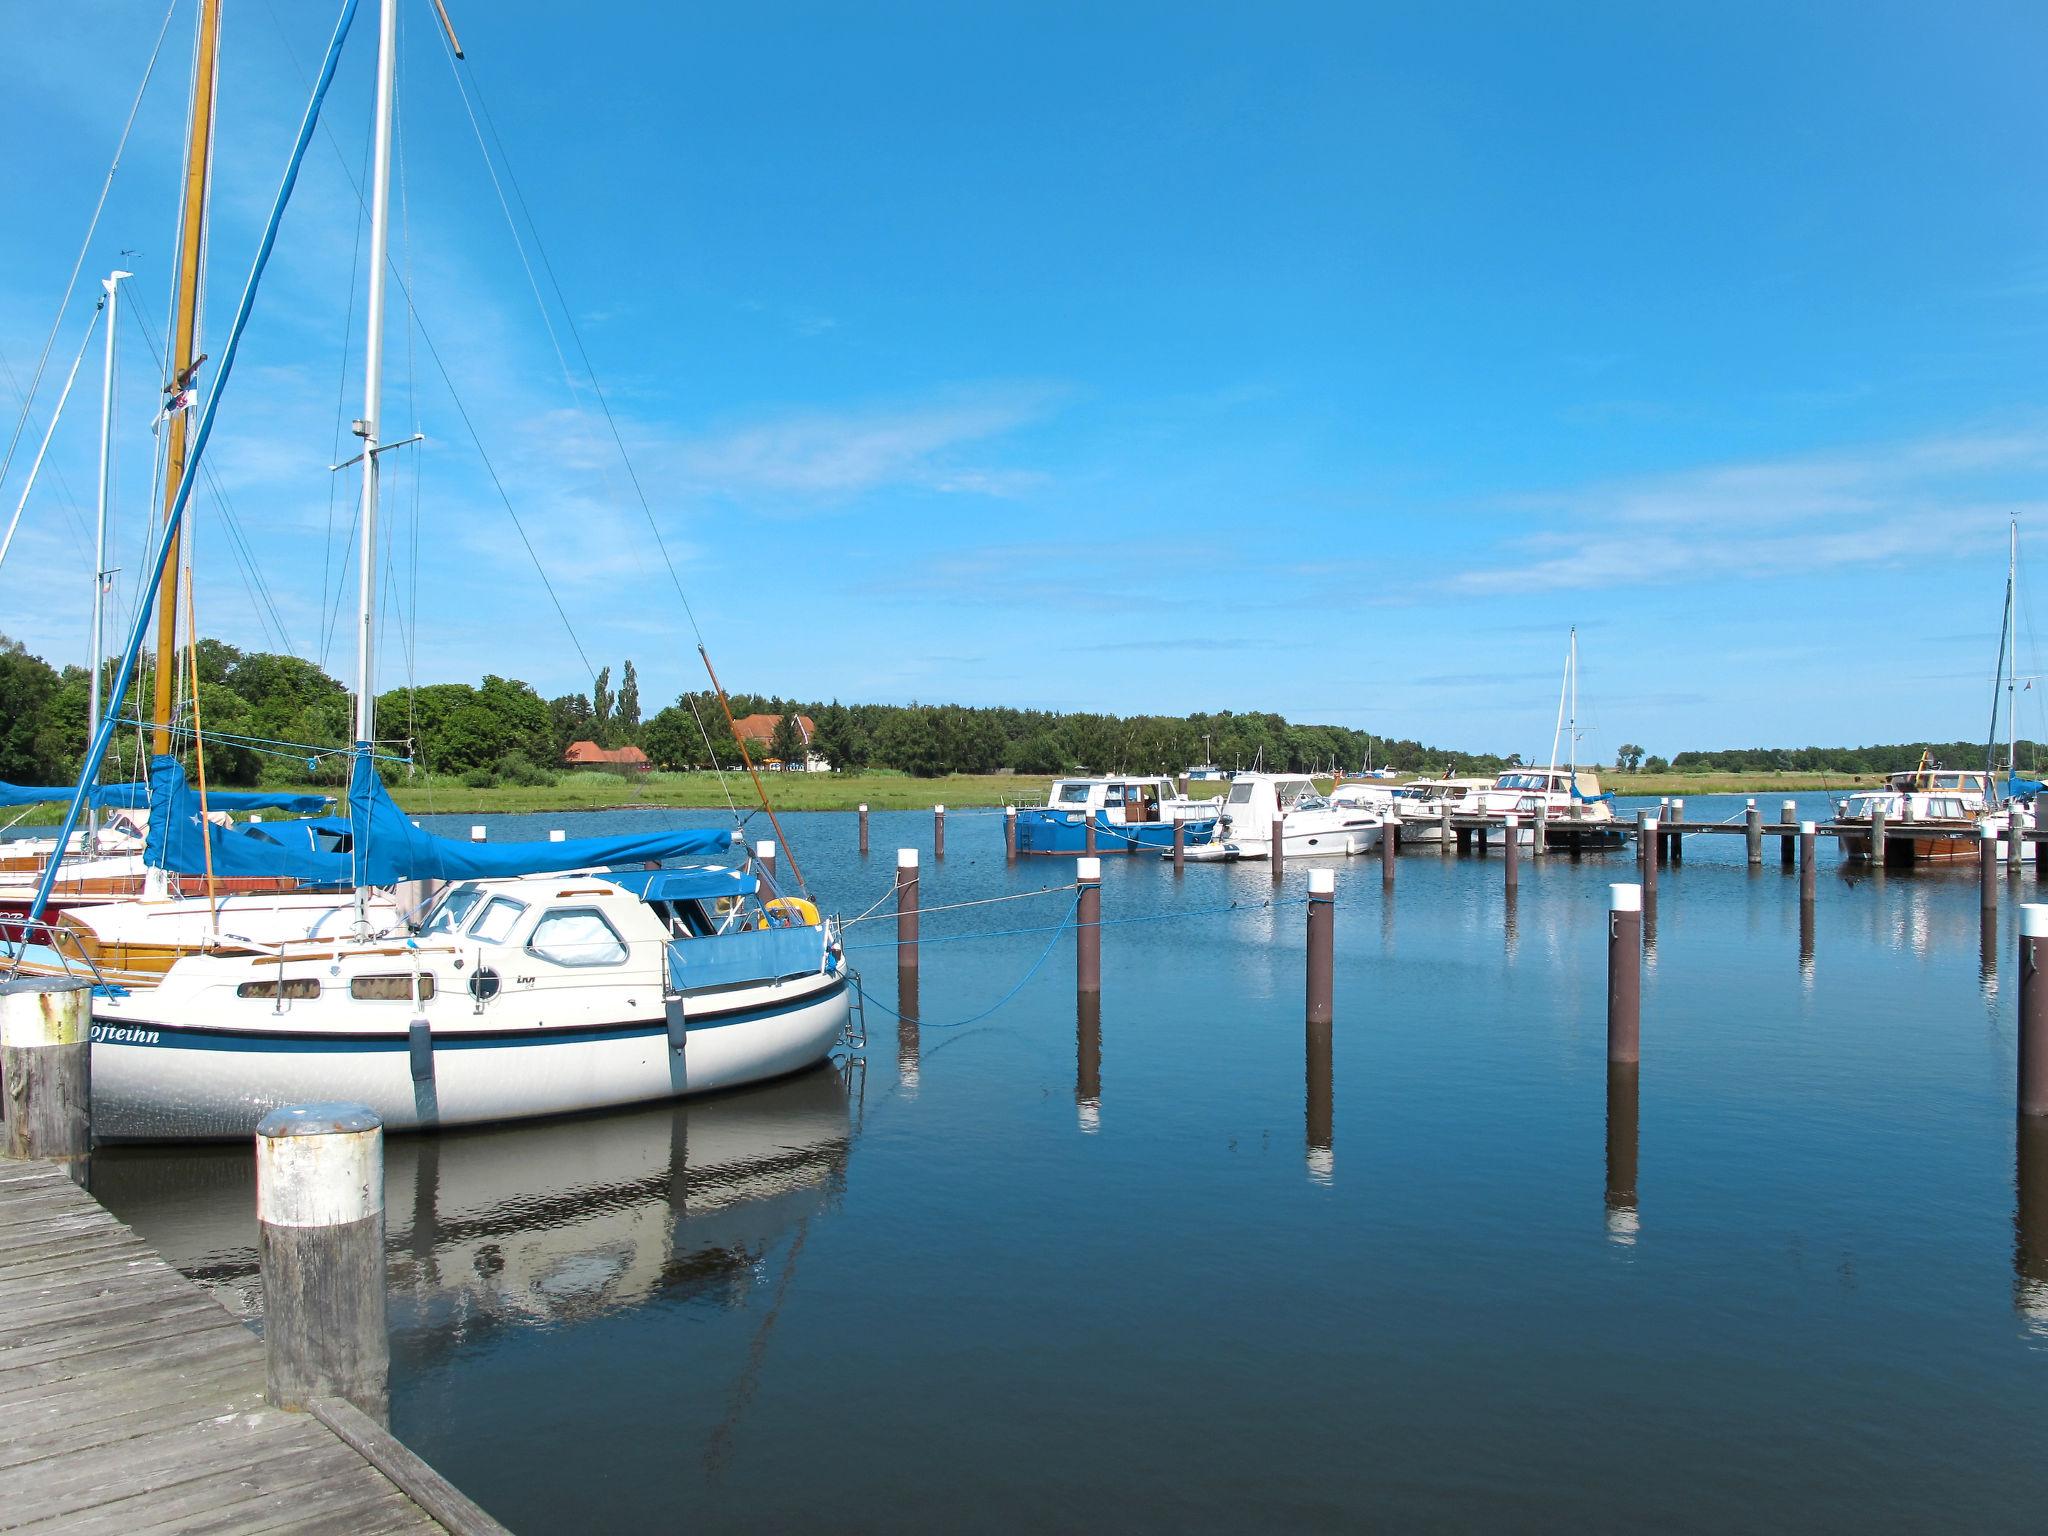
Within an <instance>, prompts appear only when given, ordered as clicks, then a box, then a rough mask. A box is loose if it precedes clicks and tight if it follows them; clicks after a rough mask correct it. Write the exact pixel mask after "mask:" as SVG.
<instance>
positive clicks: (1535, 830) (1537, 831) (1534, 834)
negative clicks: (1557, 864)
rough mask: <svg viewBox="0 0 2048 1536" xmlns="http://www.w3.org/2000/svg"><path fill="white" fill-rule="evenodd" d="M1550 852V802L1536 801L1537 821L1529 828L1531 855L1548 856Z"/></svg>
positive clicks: (1538, 857) (1537, 856)
mask: <svg viewBox="0 0 2048 1536" xmlns="http://www.w3.org/2000/svg"><path fill="white" fill-rule="evenodd" d="M1549 854H1550V802H1549V801H1547V800H1538V801H1537V802H1536V821H1535V824H1534V825H1533V826H1532V827H1530V829H1529V857H1530V858H1532V859H1541V858H1547V857H1548V856H1549Z"/></svg>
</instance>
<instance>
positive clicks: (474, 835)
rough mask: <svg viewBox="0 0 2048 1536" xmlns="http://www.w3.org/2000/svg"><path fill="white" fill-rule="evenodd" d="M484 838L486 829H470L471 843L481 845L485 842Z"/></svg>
mask: <svg viewBox="0 0 2048 1536" xmlns="http://www.w3.org/2000/svg"><path fill="white" fill-rule="evenodd" d="M484 836H485V833H484V829H483V828H482V827H471V828H470V829H469V840H470V841H471V842H472V843H480V842H482V841H483V840H484Z"/></svg>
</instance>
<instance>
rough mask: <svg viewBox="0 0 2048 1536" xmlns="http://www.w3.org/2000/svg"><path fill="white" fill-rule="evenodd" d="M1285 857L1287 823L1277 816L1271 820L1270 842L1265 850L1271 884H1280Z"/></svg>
mask: <svg viewBox="0 0 2048 1536" xmlns="http://www.w3.org/2000/svg"><path fill="white" fill-rule="evenodd" d="M1286 857H1287V823H1286V822H1285V821H1282V820H1281V819H1280V818H1279V817H1278V816H1275V817H1274V818H1273V827H1272V840H1271V842H1270V844H1269V846H1268V848H1267V853H1266V861H1267V862H1268V863H1269V864H1271V865H1272V866H1273V883H1274V884H1275V885H1277V884H1279V883H1280V867H1281V864H1282V862H1283V861H1284V860H1285V859H1286Z"/></svg>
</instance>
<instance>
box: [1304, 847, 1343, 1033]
mask: <svg viewBox="0 0 2048 1536" xmlns="http://www.w3.org/2000/svg"><path fill="white" fill-rule="evenodd" d="M1336 928H1337V872H1336V871H1335V870H1333V869H1312V870H1310V871H1309V872H1308V1022H1309V1023H1310V1024H1311V1025H1315V1024H1328V1023H1329V1022H1330V1021H1331V1019H1332V1018H1333V1017H1334V1013H1333V1011H1332V1006H1331V1004H1332V990H1333V972H1334V970H1335V967H1336Z"/></svg>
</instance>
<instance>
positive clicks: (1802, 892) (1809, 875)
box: [1799, 821, 1820, 906]
mask: <svg viewBox="0 0 2048 1536" xmlns="http://www.w3.org/2000/svg"><path fill="white" fill-rule="evenodd" d="M1819 844H1820V828H1819V827H1818V826H1816V825H1815V824H1814V823H1813V822H1810V821H1802V822H1801V823H1799V902H1800V905H1802V906H1812V905H1813V896H1814V887H1815V886H1816V885H1817V884H1818V880H1819V871H1818V870H1817V869H1816V868H1815V864H1816V862H1817V859H1816V856H1817V855H1818V853H1819V851H1820V849H1819Z"/></svg>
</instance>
